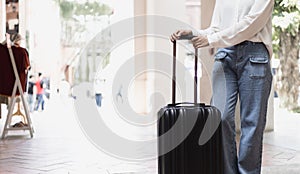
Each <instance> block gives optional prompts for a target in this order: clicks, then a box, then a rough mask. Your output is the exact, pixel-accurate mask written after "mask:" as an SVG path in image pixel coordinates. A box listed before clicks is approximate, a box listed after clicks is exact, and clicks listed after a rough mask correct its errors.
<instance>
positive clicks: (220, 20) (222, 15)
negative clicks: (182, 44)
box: [193, 0, 274, 56]
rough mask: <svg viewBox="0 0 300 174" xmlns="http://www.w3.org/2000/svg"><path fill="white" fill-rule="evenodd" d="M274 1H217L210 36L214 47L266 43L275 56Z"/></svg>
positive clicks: (203, 32) (208, 31)
mask: <svg viewBox="0 0 300 174" xmlns="http://www.w3.org/2000/svg"><path fill="white" fill-rule="evenodd" d="M273 7H274V0H216V5H215V9H214V13H213V17H212V22H211V25H210V27H209V28H207V29H205V30H199V31H197V33H193V34H195V35H198V34H204V35H207V38H208V41H209V45H210V46H211V47H228V46H233V45H236V44H238V43H240V42H243V41H245V40H248V41H253V42H263V43H264V44H265V45H266V47H267V49H268V51H269V53H270V56H272V11H273Z"/></svg>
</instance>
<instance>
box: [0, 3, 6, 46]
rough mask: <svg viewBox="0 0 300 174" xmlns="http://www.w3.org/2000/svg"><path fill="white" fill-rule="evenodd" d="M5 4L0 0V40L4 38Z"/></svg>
mask: <svg viewBox="0 0 300 174" xmlns="http://www.w3.org/2000/svg"><path fill="white" fill-rule="evenodd" d="M5 21H6V5H5V0H0V42H2V41H4V40H5V29H6V28H5V26H6V22H5Z"/></svg>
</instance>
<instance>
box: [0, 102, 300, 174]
mask: <svg viewBox="0 0 300 174" xmlns="http://www.w3.org/2000/svg"><path fill="white" fill-rule="evenodd" d="M71 100H72V99H69V98H68V99H66V98H65V99H63V100H62V99H61V98H59V97H58V96H56V97H55V96H54V97H53V98H52V99H51V100H50V101H49V102H48V103H47V105H46V110H45V111H43V112H35V113H33V114H32V116H31V117H32V119H33V123H34V128H35V131H36V132H35V134H34V138H33V139H29V138H27V137H26V136H25V137H21V136H12V137H10V138H8V139H6V140H1V141H0V174H13V173H14V174H27V173H28V174H37V173H41V174H48V173H49V174H52V173H53V174H83V173H88V174H94V173H95V174H135V173H136V174H147V173H149V174H155V173H156V172H157V171H156V168H157V166H156V160H148V161H141V162H128V161H123V160H120V159H116V158H113V157H111V156H109V155H107V154H106V153H104V152H102V151H100V150H98V149H97V148H96V147H95V146H94V145H92V143H90V142H89V141H88V139H87V138H86V136H85V135H84V134H83V133H82V131H81V128H80V126H79V125H78V122H77V119H76V116H75V113H74V107H73V105H72V101H71ZM2 108H3V114H4V117H5V113H6V112H5V108H4V107H3V106H2ZM275 114H276V117H275V126H276V127H275V131H274V132H270V133H266V134H265V143H264V154H263V174H277V173H278V174H285V173H288V174H296V173H297V174H299V173H300V136H299V135H297V134H299V132H300V126H299V125H300V115H297V114H289V113H288V112H286V111H285V110H282V109H277V108H276V109H275ZM3 122H4V119H1V120H0V128H1V131H2V128H3ZM1 131H0V132H1ZM128 131H129V132H130V131H132V130H128ZM149 131H150V132H151V129H150V130H148V132H149ZM20 134H24V135H27V134H28V133H27V132H22V131H21V132H15V133H13V135H20ZM139 136H141V134H140V135H139ZM145 136H147V137H148V138H151V137H154V136H155V135H154V133H153V132H152V133H148V134H145ZM107 138H109V137H107ZM103 141H105V139H104V140H103Z"/></svg>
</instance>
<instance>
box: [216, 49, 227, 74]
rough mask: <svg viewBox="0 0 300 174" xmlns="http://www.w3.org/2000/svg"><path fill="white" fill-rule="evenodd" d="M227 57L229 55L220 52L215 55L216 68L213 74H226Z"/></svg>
mask: <svg viewBox="0 0 300 174" xmlns="http://www.w3.org/2000/svg"><path fill="white" fill-rule="evenodd" d="M226 56H227V53H226V52H225V51H218V52H217V53H216V54H215V57H214V60H215V62H214V66H213V72H214V73H216V74H219V73H222V74H224V65H223V64H224V59H225V57H226Z"/></svg>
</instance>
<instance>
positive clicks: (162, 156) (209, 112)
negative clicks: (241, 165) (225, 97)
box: [158, 41, 223, 174]
mask: <svg viewBox="0 0 300 174" xmlns="http://www.w3.org/2000/svg"><path fill="white" fill-rule="evenodd" d="M197 54H198V53H197V49H195V76H194V80H195V84H194V103H175V93H176V91H175V81H176V79H175V77H176V76H175V73H176V41H174V44H173V82H172V104H168V105H167V106H165V107H163V108H161V109H160V110H159V112H158V117H159V118H158V155H159V156H158V173H159V174H222V173H223V151H222V128H221V124H220V122H221V114H220V111H219V110H218V109H217V108H215V107H213V106H208V105H205V104H203V103H197V62H198V56H197Z"/></svg>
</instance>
